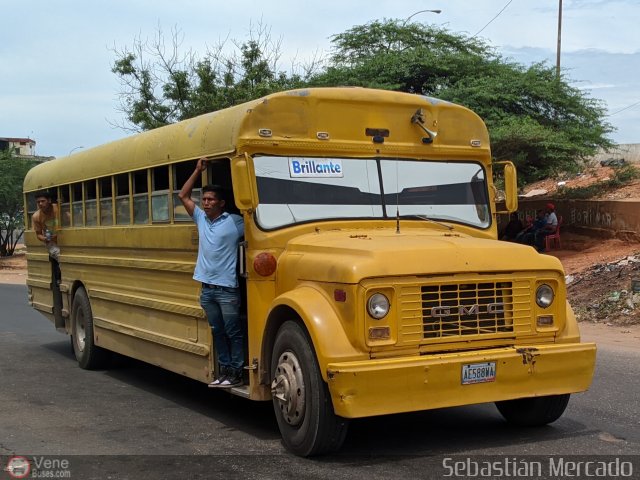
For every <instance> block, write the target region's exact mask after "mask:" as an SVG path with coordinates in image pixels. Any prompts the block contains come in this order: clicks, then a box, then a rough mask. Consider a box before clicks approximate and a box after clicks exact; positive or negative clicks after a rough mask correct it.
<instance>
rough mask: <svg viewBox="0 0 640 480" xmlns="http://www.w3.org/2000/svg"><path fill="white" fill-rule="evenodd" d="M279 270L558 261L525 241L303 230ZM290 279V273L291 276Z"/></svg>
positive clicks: (379, 272) (331, 272)
mask: <svg viewBox="0 0 640 480" xmlns="http://www.w3.org/2000/svg"><path fill="white" fill-rule="evenodd" d="M278 264H279V268H278V269H279V270H280V271H281V270H282V269H285V270H286V271H287V272H288V273H287V276H289V275H291V273H290V272H296V277H297V279H298V280H299V281H300V280H313V281H321V282H338V283H353V284H355V283H358V282H360V281H361V280H362V279H364V278H372V277H384V276H407V275H429V274H453V273H464V272H515V271H524V270H547V271H548V270H553V271H557V272H559V273H560V274H561V275H564V270H563V268H562V264H561V263H560V261H559V260H558V259H557V258H555V257H551V256H548V255H540V254H538V253H537V252H536V251H535V249H533V248H532V247H530V246H527V245H520V244H517V243H511V242H504V241H497V240H491V239H481V238H476V237H471V236H468V235H464V234H458V233H454V232H434V231H422V230H421V231H419V232H416V231H415V230H413V231H408V232H407V233H404V232H403V233H399V234H397V233H395V231H392V230H366V231H364V230H350V231H344V230H341V231H330V232H319V233H311V234H307V235H302V236H300V237H298V238H296V239H294V240H291V241H290V242H289V243H288V244H287V248H286V250H285V252H284V253H283V255H282V256H281V257H280V259H279V261H278ZM289 278H291V277H289Z"/></svg>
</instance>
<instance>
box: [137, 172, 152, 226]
mask: <svg viewBox="0 0 640 480" xmlns="http://www.w3.org/2000/svg"><path fill="white" fill-rule="evenodd" d="M147 175H148V173H147V170H139V171H137V172H133V223H136V224H143V223H149V195H148V194H149V184H148V183H147V182H148V180H147Z"/></svg>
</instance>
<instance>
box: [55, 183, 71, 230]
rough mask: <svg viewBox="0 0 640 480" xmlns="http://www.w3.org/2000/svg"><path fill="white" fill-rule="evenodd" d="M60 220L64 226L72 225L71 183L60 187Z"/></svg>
mask: <svg viewBox="0 0 640 480" xmlns="http://www.w3.org/2000/svg"><path fill="white" fill-rule="evenodd" d="M58 205H59V206H60V222H61V225H62V226H63V227H70V226H71V188H70V186H69V185H64V186H62V187H60V198H59V200H58Z"/></svg>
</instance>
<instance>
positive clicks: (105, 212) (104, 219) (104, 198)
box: [98, 177, 113, 225]
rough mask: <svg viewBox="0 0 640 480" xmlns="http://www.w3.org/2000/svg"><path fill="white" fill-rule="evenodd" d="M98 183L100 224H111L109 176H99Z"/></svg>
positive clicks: (111, 201)
mask: <svg viewBox="0 0 640 480" xmlns="http://www.w3.org/2000/svg"><path fill="white" fill-rule="evenodd" d="M98 182H99V184H100V225H113V199H112V196H111V177H106V178H101V179H100V180H98Z"/></svg>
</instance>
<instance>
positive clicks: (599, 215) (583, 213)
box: [569, 206, 615, 228]
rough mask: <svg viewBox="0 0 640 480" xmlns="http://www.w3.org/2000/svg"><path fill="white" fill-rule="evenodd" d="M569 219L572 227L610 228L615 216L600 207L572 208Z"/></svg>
mask: <svg viewBox="0 0 640 480" xmlns="http://www.w3.org/2000/svg"><path fill="white" fill-rule="evenodd" d="M569 218H570V219H571V223H572V224H573V225H583V226H585V227H601V228H611V227H612V223H613V220H614V218H615V216H614V214H612V213H610V212H607V211H606V210H604V208H603V207H602V206H600V207H598V208H587V207H582V208H572V209H571V211H570V215H569Z"/></svg>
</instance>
